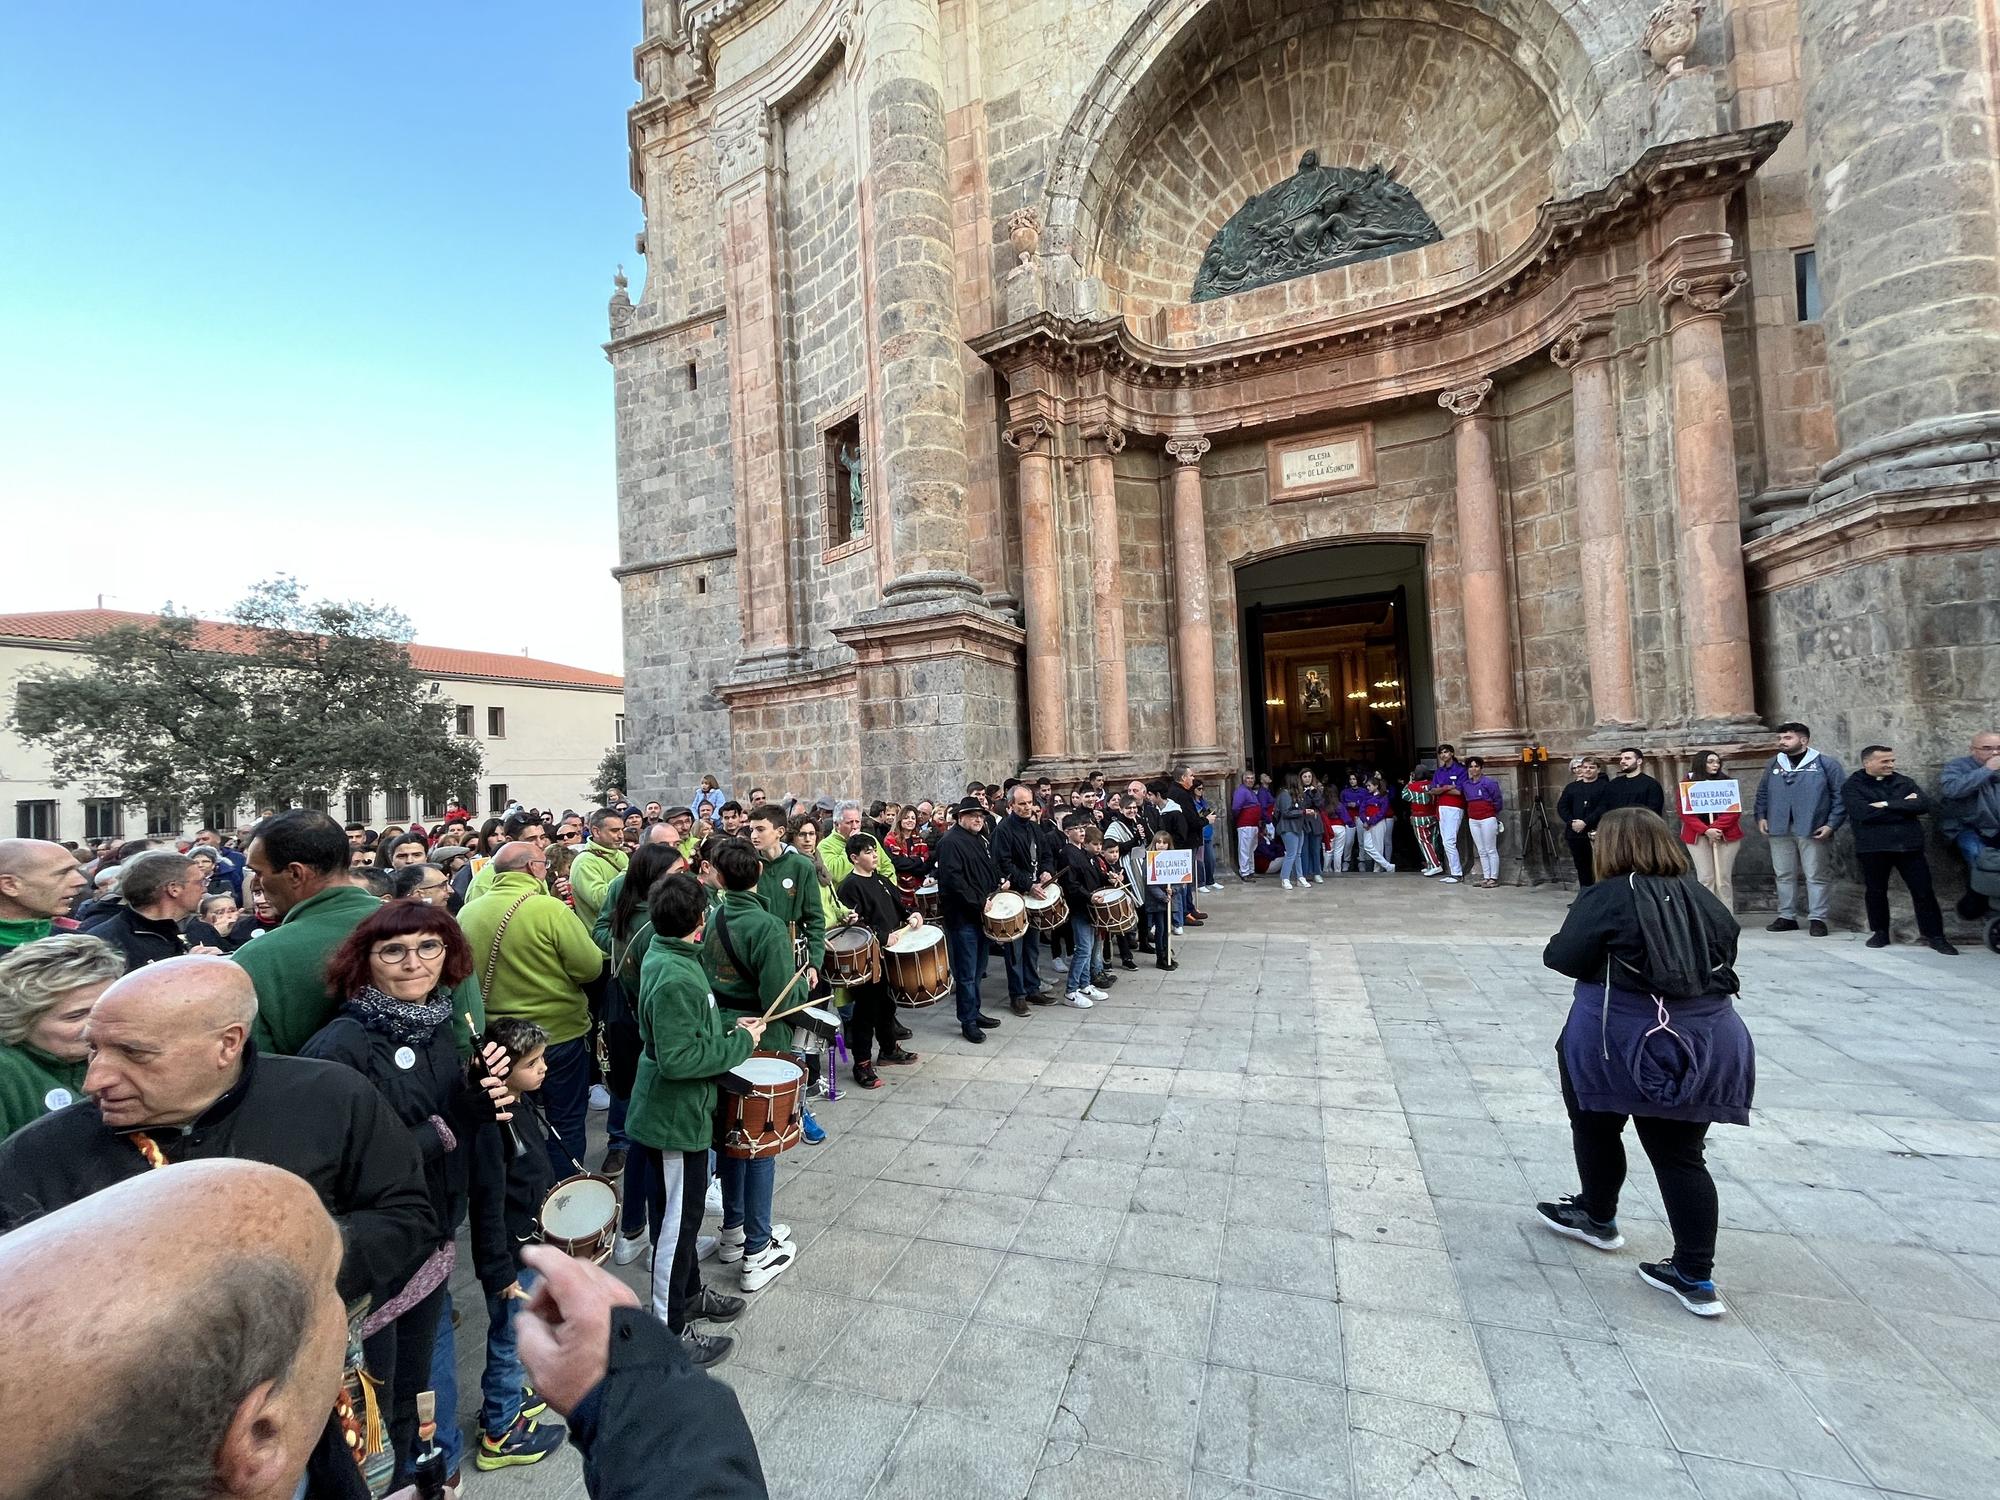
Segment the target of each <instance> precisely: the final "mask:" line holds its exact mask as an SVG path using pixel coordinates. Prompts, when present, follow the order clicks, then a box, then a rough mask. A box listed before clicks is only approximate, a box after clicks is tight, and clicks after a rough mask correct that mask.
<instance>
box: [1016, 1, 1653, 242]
mask: <svg viewBox="0 0 2000 1500" xmlns="http://www.w3.org/2000/svg"><path fill="white" fill-rule="evenodd" d="M1644 16H1645V6H1644V3H1643V0H1587V3H1586V0H1344V3H1341V0H1271V3H1261V4H1260V3H1256V0H1151V3H1149V4H1148V5H1147V6H1146V8H1145V10H1144V11H1142V12H1141V13H1140V15H1139V16H1138V17H1137V19H1135V20H1134V21H1133V23H1132V25H1131V26H1130V27H1129V28H1128V29H1127V31H1126V33H1125V35H1124V36H1123V37H1122V38H1121V39H1120V40H1119V42H1118V44H1117V45H1116V46H1115V47H1114V48H1113V49H1112V51H1111V54H1110V56H1109V57H1108V58H1107V59H1106V61H1105V64H1104V66H1103V67H1102V68H1101V69H1100V70H1099V71H1098V73H1097V75H1096V77H1095V79H1094V80H1093V81H1092V84H1091V86H1090V88H1089V89H1088V90H1086V92H1085V93H1084V95H1083V97H1082V98H1081V99H1080V100H1079V101H1078V103H1077V106H1076V108H1075V109H1074V110H1073V111H1072V113H1071V115H1070V119H1069V123H1068V126H1067V127H1066V129H1065V130H1064V133H1063V135H1062V138H1061V140H1060V141H1059V142H1058V145H1057V148H1056V152H1055V156H1054V160H1053V163H1052V167H1051V172H1050V176H1049V183H1048V208H1047V213H1046V216H1045V219H1046V223H1047V225H1048V230H1047V239H1046V241H1045V244H1044V248H1045V250H1047V251H1049V252H1050V253H1052V254H1056V255H1064V256H1067V257H1069V258H1070V259H1071V260H1072V261H1073V262H1074V263H1075V268H1076V271H1078V272H1081V273H1083V274H1086V275H1088V274H1095V267H1094V264H1093V263H1094V261H1095V260H1096V259H1097V254H1098V245H1099V242H1100V240H1101V238H1102V236H1103V235H1104V233H1105V231H1106V227H1107V225H1106V219H1107V213H1108V210H1109V209H1110V206H1111V204H1112V203H1113V201H1114V199H1115V195H1116V189H1117V187H1118V183H1119V178H1120V174H1121V171H1122V169H1123V168H1124V166H1125V165H1126V163H1127V162H1129V161H1130V160H1131V159H1132V158H1133V157H1134V156H1135V155H1136V154H1137V153H1138V150H1139V149H1140V148H1141V147H1142V145H1143V143H1144V142H1145V141H1146V140H1147V139H1148V133H1149V132H1150V131H1152V130H1154V129H1156V128H1157V126H1158V124H1159V122H1160V121H1161V120H1162V119H1164V118H1168V117H1170V116H1171V115H1172V113H1173V111H1174V110H1175V109H1176V108H1177V107H1178V106H1179V105H1180V104H1181V103H1183V102H1185V101H1187V100H1189V99H1191V98H1192V97H1193V96H1194V95H1195V94H1196V93H1197V92H1198V91H1200V90H1201V89H1202V88H1203V87H1204V86H1206V85H1208V84H1210V83H1211V82H1212V81H1213V80H1215V79H1217V78H1218V77H1221V76H1222V75H1225V74H1227V73H1229V72H1230V71H1231V70H1233V69H1236V68H1238V67H1239V66H1241V65H1243V64H1245V63H1246V62H1248V61H1250V60H1251V59H1253V58H1255V57H1256V56H1257V55H1258V54H1259V53H1261V52H1264V51H1267V50H1268V49H1270V48H1272V47H1274V46H1277V47H1296V46H1298V45H1299V39H1300V38H1302V37H1304V36H1306V35H1307V34H1309V33H1312V32H1315V31H1320V30H1324V29H1327V28H1329V27H1333V26H1336V25H1343V24H1366V23H1371V22H1372V23H1376V27H1375V29H1376V30H1377V31H1378V32H1379V31H1381V30H1383V29H1384V27H1385V23H1396V26H1397V27H1400V26H1402V25H1405V24H1409V25H1417V26H1423V27H1427V28H1431V29H1433V30H1436V31H1441V32H1446V33H1451V34H1454V35H1455V36H1457V37H1461V38H1464V39H1465V40H1466V41H1467V42H1469V43H1471V44H1475V45H1478V46H1480V47H1483V48H1484V49H1485V50H1486V51H1487V52H1488V53H1490V54H1491V55H1492V56H1493V58H1494V60H1495V62H1496V63H1498V64H1500V65H1504V66H1505V67H1506V68H1508V69H1510V70H1512V71H1513V72H1515V73H1517V74H1518V75H1519V76H1520V78H1521V79H1522V80H1523V81H1524V83H1525V85H1526V86H1527V87H1529V88H1531V89H1532V90H1533V91H1534V92H1535V93H1536V94H1538V95H1539V96H1540V99H1541V100H1542V101H1543V102H1544V107H1545V109H1546V113H1547V130H1548V133H1549V137H1550V142H1551V161H1550V170H1549V173H1548V176H1549V191H1550V192H1551V193H1552V194H1553V195H1554V196H1558V197H1563V196H1569V195H1572V194H1574V193H1575V192H1578V191H1581V190H1583V189H1584V188H1586V187H1590V186H1595V185H1598V184H1599V183H1601V182H1602V181H1603V180H1605V178H1606V177H1608V176H1609V175H1610V170H1611V169H1610V166H1609V163H1611V162H1612V161H1616V163H1617V165H1618V166H1619V167H1621V168H1622V167H1623V166H1624V165H1626V164H1628V163H1629V161H1630V159H1631V158H1632V157H1634V156H1636V155H1637V153H1638V149H1639V147H1640V144H1641V143H1640V142H1639V141H1638V140H1637V139H1636V138H1633V139H1625V138H1623V136H1621V138H1620V139H1618V140H1611V139H1609V138H1608V134H1609V133H1610V132H1611V131H1612V128H1613V127H1612V123H1611V122H1613V121H1616V120H1621V119H1622V120H1632V119H1643V118H1644V117H1645V111H1644V110H1643V109H1640V110H1638V111H1636V112H1634V111H1633V110H1631V109H1629V108H1628V109H1616V108H1607V103H1608V102H1609V101H1611V100H1612V98H1613V96H1614V95H1618V94H1629V93H1630V92H1631V91H1634V90H1643V89H1644V87H1645V84H1644V80H1643V78H1642V75H1641V73H1640V66H1639V65H1640V61H1641V54H1640V51H1639V47H1638V38H1639V35H1640V31H1641V28H1642V27H1643V24H1644ZM1387 29H1391V30H1393V29H1396V28H1395V27H1389V28H1387ZM1627 102H1629V100H1628V101H1627ZM1631 134H1632V128H1631V127H1630V126H1626V127H1624V135H1625V136H1629V135H1631ZM1232 206H1233V205H1232Z"/></svg>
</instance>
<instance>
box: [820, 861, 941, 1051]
mask: <svg viewBox="0 0 2000 1500" xmlns="http://www.w3.org/2000/svg"><path fill="white" fill-rule="evenodd" d="M847 857H848V859H849V860H850V861H852V862H853V865H854V868H853V869H852V870H851V871H850V872H849V873H848V874H847V876H846V877H845V878H844V879H842V881H841V882H840V885H839V886H838V887H837V888H836V889H835V891H834V893H833V894H834V896H835V898H836V899H838V900H839V902H840V903H841V905H843V906H845V907H846V908H847V909H848V910H849V911H851V912H853V913H854V914H855V916H856V917H858V918H859V919H860V920H861V921H863V922H865V923H866V924H867V925H868V929H869V930H870V931H871V932H873V933H874V934H875V941H876V942H878V943H882V944H884V945H886V944H887V943H888V941H889V935H890V934H891V933H893V932H894V931H895V930H896V929H897V928H899V927H902V926H904V925H905V924H907V925H909V926H912V927H918V926H921V925H923V924H922V920H921V919H920V918H919V917H917V916H916V915H915V914H914V913H913V912H912V911H911V909H910V903H909V900H908V899H907V898H906V897H905V896H904V895H903V893H902V891H901V890H899V889H898V888H897V886H896V883H895V881H893V880H891V879H889V877H888V876H887V875H886V874H884V873H883V872H882V871H881V870H879V869H878V868H876V865H877V856H876V853H875V841H874V840H873V839H871V838H869V837H868V835H867V834H865V833H857V834H855V835H854V836H853V837H852V838H850V839H849V840H848V841H847ZM847 998H848V1000H849V1001H850V1002H851V1003H850V1008H849V1010H848V1014H847V1022H846V1025H845V1026H844V1027H843V1028H842V1029H843V1030H844V1031H845V1032H846V1033H847V1050H848V1052H849V1053H850V1054H852V1055H853V1058H854V1081H855V1082H856V1083H858V1084H859V1085H861V1087H862V1088H864V1089H879V1088H880V1087H881V1086H882V1080H881V1079H880V1078H879V1077H878V1076H877V1075H876V1072H875V1061H874V1059H875V1055H876V1052H877V1050H878V1049H879V1050H880V1052H881V1056H882V1061H883V1062H885V1063H913V1062H915V1061H916V1060H917V1054H916V1053H914V1052H906V1051H904V1050H903V1047H902V1045H901V1044H900V1043H899V1042H898V1041H897V1040H896V1006H895V1003H894V1002H893V1001H892V1000H891V999H890V998H889V987H888V986H887V985H886V984H884V983H883V982H882V978H881V975H880V973H879V971H878V973H877V976H876V979H875V982H874V983H873V984H854V985H849V986H848V987H847Z"/></svg>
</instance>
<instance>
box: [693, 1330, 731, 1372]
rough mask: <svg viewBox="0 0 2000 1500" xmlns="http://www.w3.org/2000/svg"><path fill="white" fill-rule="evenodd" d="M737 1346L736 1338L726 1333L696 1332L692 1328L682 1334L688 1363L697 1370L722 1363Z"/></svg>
mask: <svg viewBox="0 0 2000 1500" xmlns="http://www.w3.org/2000/svg"><path fill="white" fill-rule="evenodd" d="M735 1347H736V1340H734V1339H733V1338H731V1337H729V1335H728V1334H726V1333H696V1332H695V1331H694V1330H693V1329H692V1328H690V1329H687V1330H686V1331H684V1332H683V1333H682V1334H681V1348H683V1349H685V1350H686V1351H687V1357H688V1363H689V1364H691V1365H693V1366H694V1367H695V1368H696V1369H697V1370H707V1369H712V1368H713V1367H715V1366H716V1365H719V1364H721V1363H722V1362H723V1361H724V1360H725V1359H727V1358H729V1351H730V1350H731V1349H733V1348H735Z"/></svg>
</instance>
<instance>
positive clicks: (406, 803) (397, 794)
mask: <svg viewBox="0 0 2000 1500" xmlns="http://www.w3.org/2000/svg"><path fill="white" fill-rule="evenodd" d="M382 800H383V803H384V810H383V816H384V817H385V818H387V819H388V821H390V822H391V823H407V822H409V821H410V792H409V788H407V787H404V788H402V789H400V790H398V791H393V792H387V793H384V794H383V798H382Z"/></svg>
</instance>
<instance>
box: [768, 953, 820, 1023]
mask: <svg viewBox="0 0 2000 1500" xmlns="http://www.w3.org/2000/svg"><path fill="white" fill-rule="evenodd" d="M808 967H810V965H809V966H808ZM805 977H806V971H805V970H804V969H801V970H799V972H798V973H796V974H794V975H793V976H792V977H791V978H790V979H789V980H788V981H786V983H785V987H784V988H783V989H781V990H779V991H778V998H777V999H775V1000H773V1001H772V1002H771V1009H770V1010H767V1011H765V1012H764V1019H765V1020H766V1021H768V1020H770V1019H771V1016H772V1013H773V1012H775V1011H776V1010H777V1008H778V1007H779V1006H781V1005H783V1004H784V1003H785V996H787V995H789V994H790V993H791V992H792V986H793V985H795V984H797V983H798V982H799V981H800V980H801V979H803V978H805Z"/></svg>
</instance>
